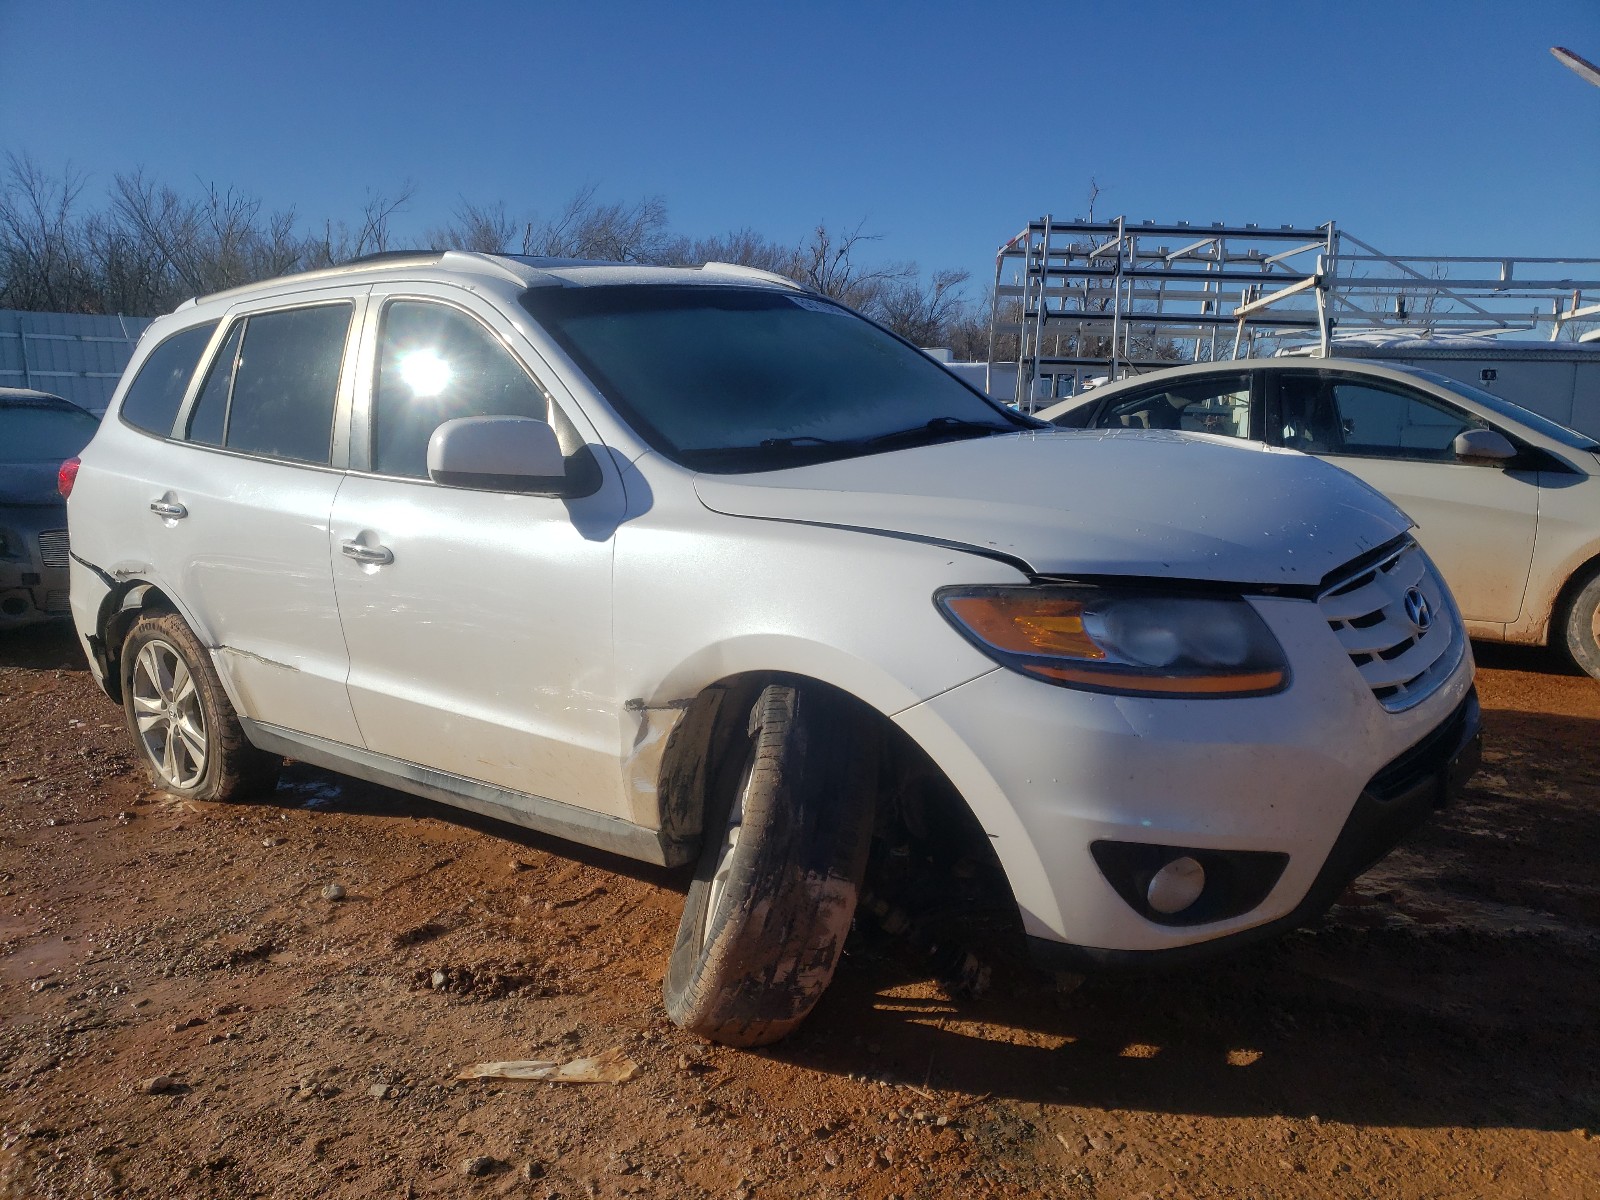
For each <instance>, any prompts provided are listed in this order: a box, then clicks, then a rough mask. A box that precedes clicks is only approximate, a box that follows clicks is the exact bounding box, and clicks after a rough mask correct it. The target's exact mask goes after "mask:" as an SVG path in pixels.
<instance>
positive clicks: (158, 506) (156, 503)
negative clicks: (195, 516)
mask: <svg viewBox="0 0 1600 1200" xmlns="http://www.w3.org/2000/svg"><path fill="white" fill-rule="evenodd" d="M150 511H151V512H153V513H155V515H156V516H158V517H161V518H163V519H165V520H168V521H181V520H183V518H184V517H187V516H188V515H189V510H188V509H187V508H185V507H184V506H183V505H181V504H179V503H178V502H177V501H175V500H152V501H150Z"/></svg>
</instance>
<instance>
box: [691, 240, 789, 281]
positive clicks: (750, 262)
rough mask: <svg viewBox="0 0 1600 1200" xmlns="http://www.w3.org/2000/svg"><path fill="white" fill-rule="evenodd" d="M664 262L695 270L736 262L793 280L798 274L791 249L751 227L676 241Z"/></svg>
mask: <svg viewBox="0 0 1600 1200" xmlns="http://www.w3.org/2000/svg"><path fill="white" fill-rule="evenodd" d="M665 261H667V262H669V263H671V264H673V265H675V266H685V267H698V266H699V265H700V264H701V263H708V262H725V263H737V264H738V265H740V266H742V267H755V268H756V269H758V270H762V271H772V272H774V273H775V274H778V275H787V276H789V277H790V278H794V277H795V274H796V271H797V262H796V254H795V249H794V247H793V246H783V245H780V244H779V243H777V242H773V241H769V240H768V239H767V238H766V236H765V235H763V234H760V233H757V232H756V231H755V230H753V229H750V228H745V229H738V230H735V231H734V232H732V233H728V234H723V235H722V236H721V237H709V238H695V239H694V240H692V241H691V240H690V239H688V238H682V239H679V240H678V241H677V242H675V243H674V244H673V245H672V246H671V247H670V248H669V250H668V253H667V257H666V259H665Z"/></svg>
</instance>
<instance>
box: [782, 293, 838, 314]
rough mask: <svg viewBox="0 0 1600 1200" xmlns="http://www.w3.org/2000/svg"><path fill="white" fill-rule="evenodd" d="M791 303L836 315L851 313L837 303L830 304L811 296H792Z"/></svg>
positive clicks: (813, 310) (798, 306)
mask: <svg viewBox="0 0 1600 1200" xmlns="http://www.w3.org/2000/svg"><path fill="white" fill-rule="evenodd" d="M789 303H790V304H793V305H795V306H796V307H797V308H805V309H809V310H810V311H812V312H820V313H832V314H833V315H834V316H836V317H843V316H848V315H849V314H847V313H846V312H845V311H844V309H842V308H840V307H839V306H838V305H837V304H829V303H827V302H826V301H824V300H813V299H812V298H811V297H810V296H790V297H789Z"/></svg>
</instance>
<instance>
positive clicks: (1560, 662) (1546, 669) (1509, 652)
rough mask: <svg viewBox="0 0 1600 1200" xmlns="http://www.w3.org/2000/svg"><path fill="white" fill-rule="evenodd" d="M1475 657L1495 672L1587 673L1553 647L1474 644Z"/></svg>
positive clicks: (1581, 675)
mask: <svg viewBox="0 0 1600 1200" xmlns="http://www.w3.org/2000/svg"><path fill="white" fill-rule="evenodd" d="M1472 657H1473V659H1474V661H1476V662H1477V664H1478V666H1480V667H1487V668H1488V669H1489V670H1491V671H1527V672H1530V673H1532V674H1536V675H1572V676H1576V677H1577V678H1579V679H1581V678H1583V675H1584V673H1583V671H1582V669H1581V668H1579V667H1578V666H1577V665H1576V664H1574V663H1573V661H1572V660H1571V659H1570V658H1568V657H1567V656H1566V655H1565V654H1563V653H1562V652H1561V651H1560V650H1557V649H1554V648H1553V647H1550V646H1511V645H1507V644H1505V643H1504V642H1473V643H1472Z"/></svg>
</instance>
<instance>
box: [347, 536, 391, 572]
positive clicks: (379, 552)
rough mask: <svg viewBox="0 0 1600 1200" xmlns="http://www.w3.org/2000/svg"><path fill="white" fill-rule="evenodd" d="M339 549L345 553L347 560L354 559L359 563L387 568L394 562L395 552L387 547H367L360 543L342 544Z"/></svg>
mask: <svg viewBox="0 0 1600 1200" xmlns="http://www.w3.org/2000/svg"><path fill="white" fill-rule="evenodd" d="M339 549H341V550H343V551H344V556H345V557H346V558H353V559H355V560H356V561H357V562H358V563H370V564H372V565H373V566H377V567H386V566H388V565H389V564H390V563H392V562H393V561H394V551H393V550H391V549H389V547H387V546H365V545H362V544H361V543H360V542H340V543H339Z"/></svg>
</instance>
